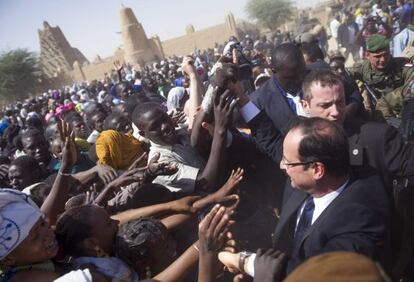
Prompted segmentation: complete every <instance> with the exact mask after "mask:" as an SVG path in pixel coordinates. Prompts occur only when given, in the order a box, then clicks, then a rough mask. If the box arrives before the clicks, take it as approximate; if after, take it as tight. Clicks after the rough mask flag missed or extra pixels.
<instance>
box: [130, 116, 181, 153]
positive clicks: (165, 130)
mask: <svg viewBox="0 0 414 282" xmlns="http://www.w3.org/2000/svg"><path fill="white" fill-rule="evenodd" d="M137 126H138V128H139V129H140V131H141V135H142V136H144V137H146V138H148V139H150V140H151V141H152V142H154V143H156V144H159V145H174V144H175V143H176V140H177V134H176V131H175V126H174V122H173V121H172V119H171V117H170V116H169V115H168V114H167V113H166V112H164V111H163V110H162V109H160V108H154V109H151V110H149V111H148V112H146V113H145V114H143V115H142V117H141V120H140V121H138V123H137Z"/></svg>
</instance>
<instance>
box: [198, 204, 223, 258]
mask: <svg viewBox="0 0 414 282" xmlns="http://www.w3.org/2000/svg"><path fill="white" fill-rule="evenodd" d="M229 225H230V216H229V214H228V213H226V208H225V207H221V206H220V205H216V206H214V207H213V208H212V210H211V211H210V212H209V213H208V214H207V215H206V216H205V217H204V219H203V220H202V221H201V222H200V224H199V225H198V238H199V249H200V254H201V253H211V252H212V253H218V251H219V250H220V249H221V248H222V247H223V245H224V242H225V238H226V233H227V231H228V227H229Z"/></svg>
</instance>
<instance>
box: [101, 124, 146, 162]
mask: <svg viewBox="0 0 414 282" xmlns="http://www.w3.org/2000/svg"><path fill="white" fill-rule="evenodd" d="M142 153H144V150H143V149H142V146H141V142H140V141H139V140H137V139H135V138H134V137H133V136H132V135H131V134H122V133H119V132H118V131H115V130H106V131H103V132H101V134H100V135H99V137H98V139H97V140H96V155H97V156H98V159H99V163H100V164H103V165H109V166H111V167H113V168H115V169H122V170H124V169H128V167H129V166H130V165H131V164H132V163H133V162H134V160H136V158H137V157H139V156H140V155H141V154H142Z"/></svg>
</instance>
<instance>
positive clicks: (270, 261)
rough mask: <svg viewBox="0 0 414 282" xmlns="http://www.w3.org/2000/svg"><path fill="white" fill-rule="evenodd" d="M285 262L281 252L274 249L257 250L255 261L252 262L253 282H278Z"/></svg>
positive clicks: (283, 254)
mask: <svg viewBox="0 0 414 282" xmlns="http://www.w3.org/2000/svg"><path fill="white" fill-rule="evenodd" d="M286 261H287V256H286V254H285V253H282V252H281V251H278V250H274V249H269V250H267V251H264V250H262V249H259V250H257V254H256V259H255V260H254V281H257V282H259V281H260V282H272V281H280V276H281V274H282V272H283V270H284V268H285V264H286Z"/></svg>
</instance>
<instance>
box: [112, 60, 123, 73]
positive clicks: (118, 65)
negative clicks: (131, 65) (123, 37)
mask: <svg viewBox="0 0 414 282" xmlns="http://www.w3.org/2000/svg"><path fill="white" fill-rule="evenodd" d="M113 65H114V68H115V70H116V71H117V72H120V71H122V70H123V69H124V65H123V64H121V63H120V62H119V60H116V61H114V62H113Z"/></svg>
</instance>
